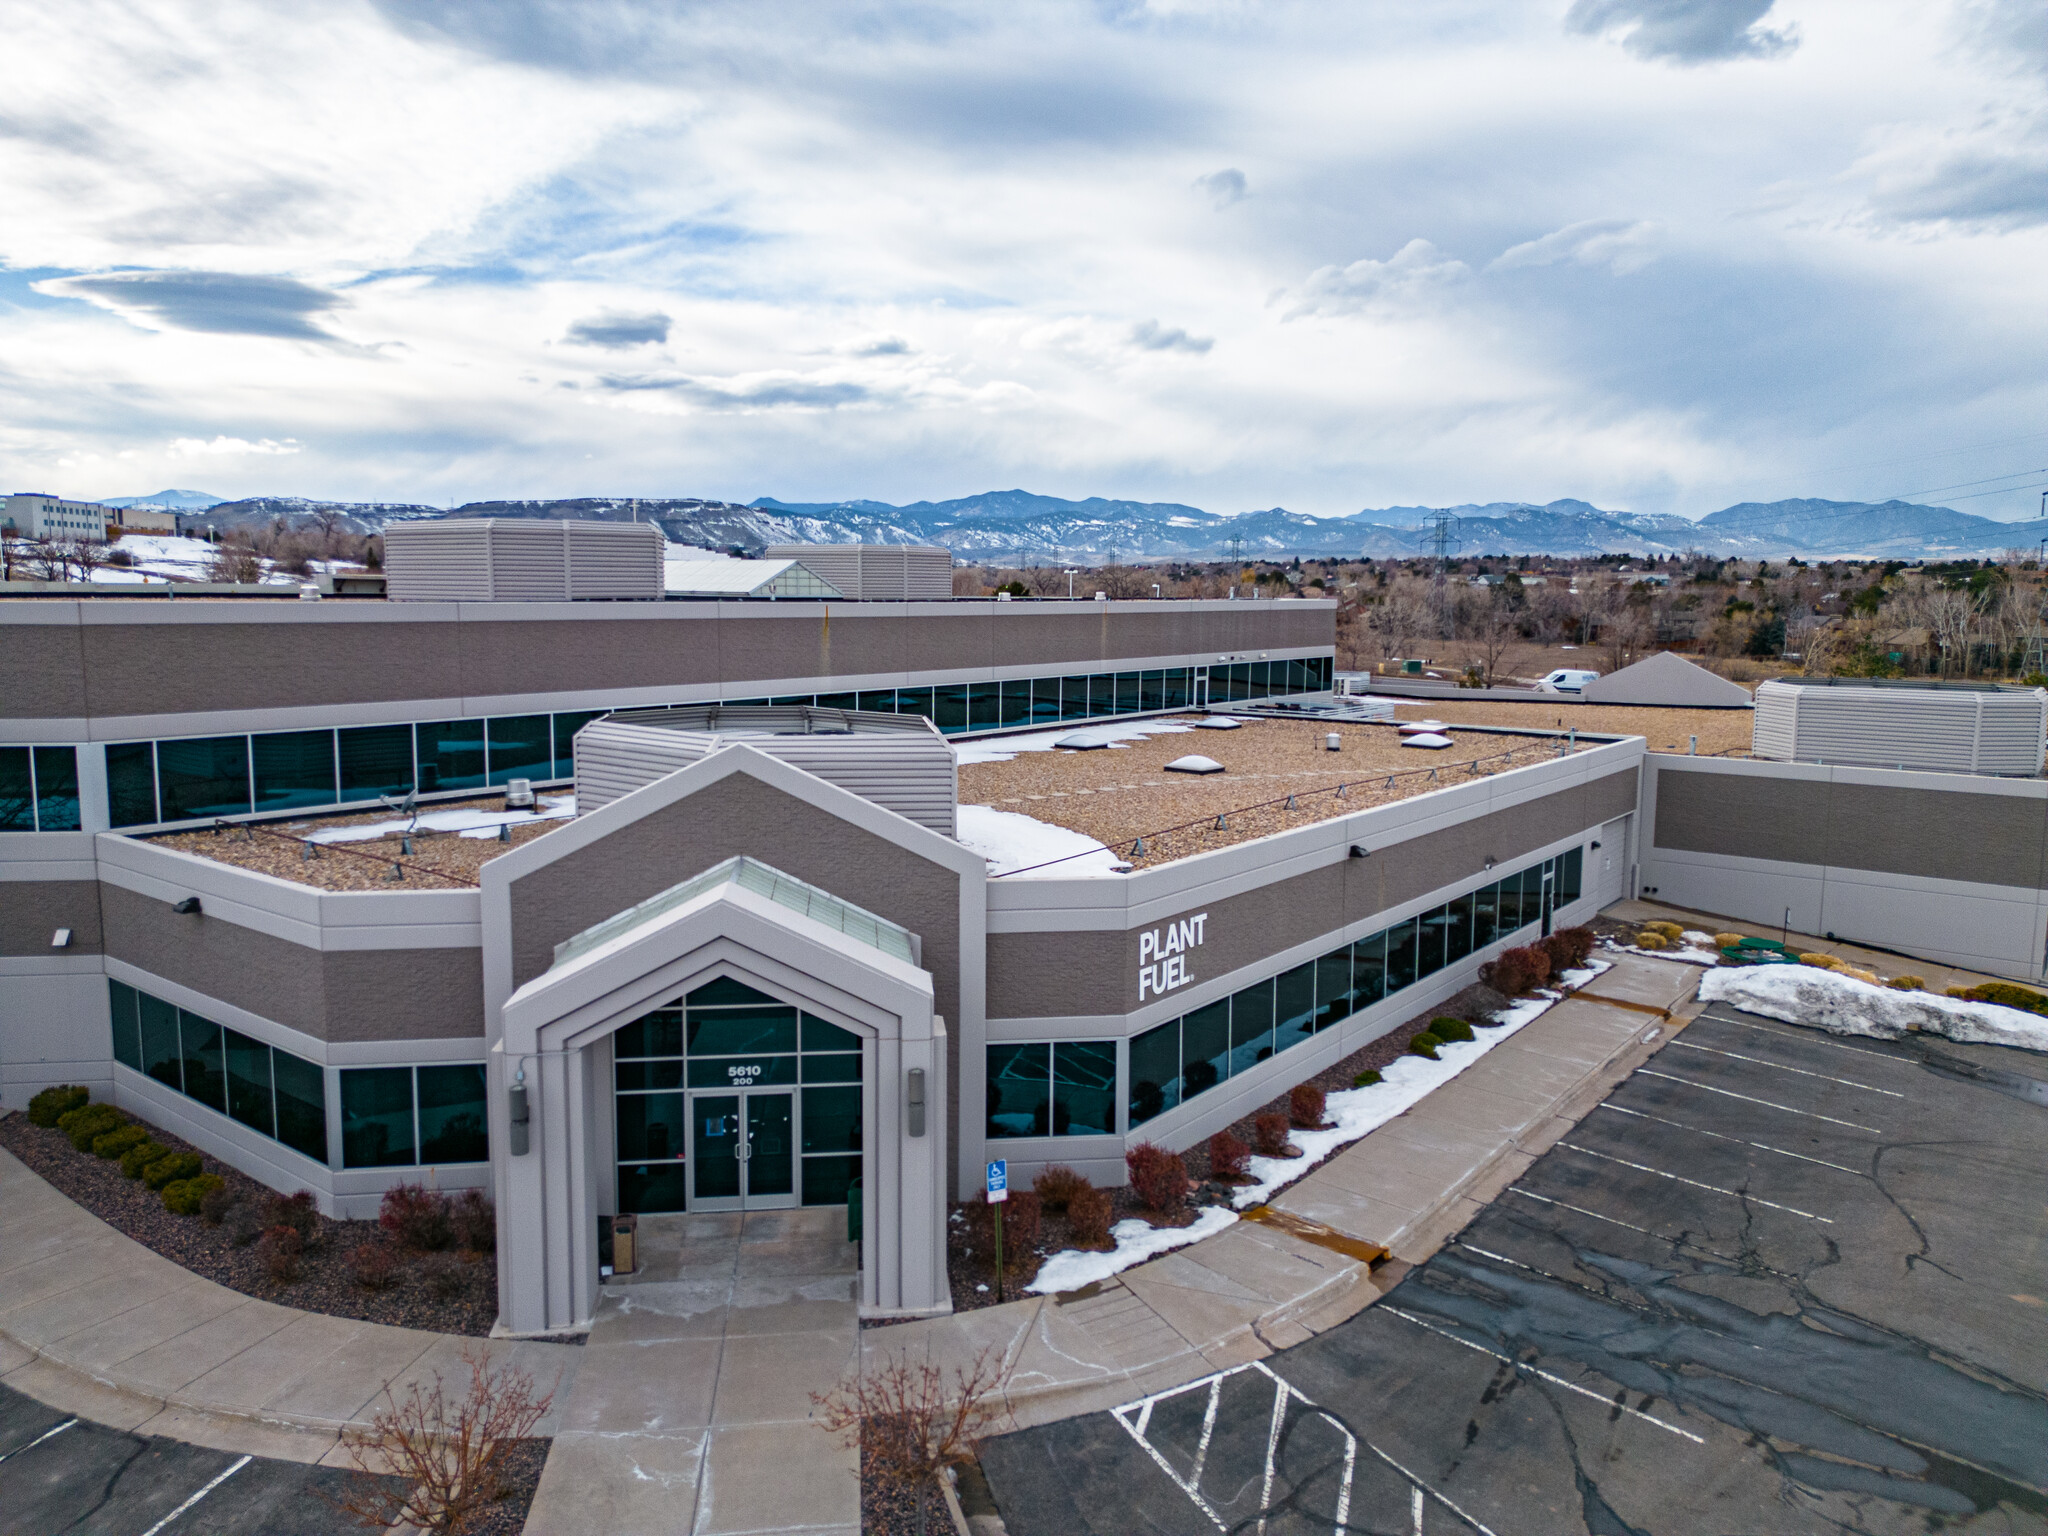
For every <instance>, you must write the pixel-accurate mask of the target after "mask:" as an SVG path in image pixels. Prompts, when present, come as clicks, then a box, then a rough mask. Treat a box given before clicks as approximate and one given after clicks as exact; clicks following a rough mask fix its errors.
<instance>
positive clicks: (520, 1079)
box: [505, 1067, 533, 1157]
mask: <svg viewBox="0 0 2048 1536" xmlns="http://www.w3.org/2000/svg"><path fill="white" fill-rule="evenodd" d="M505 1097H506V1099H507V1100H508V1101H509V1102H510V1105H511V1122H512V1155H513V1156H514V1157H524V1156H526V1154H527V1151H528V1150H529V1149H530V1148H531V1147H532V1145H533V1141H532V1137H531V1127H532V1123H533V1122H532V1113H531V1111H529V1110H528V1109H527V1107H526V1068H524V1067H521V1068H520V1069H519V1070H518V1071H517V1072H515V1073H514V1074H513V1075H512V1086H511V1088H510V1089H508V1090H507V1092H506V1095H505Z"/></svg>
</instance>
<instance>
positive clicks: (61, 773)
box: [0, 747, 79, 832]
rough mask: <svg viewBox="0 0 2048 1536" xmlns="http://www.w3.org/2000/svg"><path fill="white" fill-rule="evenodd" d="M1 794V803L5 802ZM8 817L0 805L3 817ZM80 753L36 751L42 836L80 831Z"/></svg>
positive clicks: (62, 749)
mask: <svg viewBox="0 0 2048 1536" xmlns="http://www.w3.org/2000/svg"><path fill="white" fill-rule="evenodd" d="M4 799H5V796H4V794H0V801H4ZM5 814H6V811H5V807H4V804H0V816H4V815H5ZM78 826H79V822H78V749H77V748H76V747H37V748H36V827H37V830H39V831H43V832H76V831H77V830H78Z"/></svg>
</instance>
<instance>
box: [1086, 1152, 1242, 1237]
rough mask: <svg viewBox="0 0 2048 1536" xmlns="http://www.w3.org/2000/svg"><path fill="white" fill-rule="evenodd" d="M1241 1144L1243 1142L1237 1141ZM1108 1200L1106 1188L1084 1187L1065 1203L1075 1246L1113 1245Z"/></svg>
mask: <svg viewBox="0 0 2048 1536" xmlns="http://www.w3.org/2000/svg"><path fill="white" fill-rule="evenodd" d="M1239 1145H1243V1143H1239ZM1109 1214H1110V1200H1109V1191H1108V1190H1106V1189H1084V1190H1081V1191H1080V1192H1079V1193H1078V1194H1076V1195H1075V1196H1074V1198H1073V1199H1072V1200H1071V1201H1070V1202H1069V1203H1068V1205H1067V1224H1068V1226H1070V1227H1071V1228H1073V1233H1074V1246H1075V1247H1076V1248H1093V1249H1098V1250H1100V1249H1104V1248H1110V1247H1114V1246H1115V1245H1114V1243H1113V1242H1112V1241H1111V1240H1110V1236H1109Z"/></svg>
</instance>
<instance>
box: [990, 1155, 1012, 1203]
mask: <svg viewBox="0 0 2048 1536" xmlns="http://www.w3.org/2000/svg"><path fill="white" fill-rule="evenodd" d="M1009 1198H1010V1165H1009V1163H1008V1162H1006V1161H1004V1160H1003V1159H1001V1158H998V1159H997V1160H996V1161H995V1162H992V1163H990V1164H989V1165H988V1203H989V1204H990V1205H995V1204H997V1203H999V1202H1001V1201H1004V1200H1007V1199H1009Z"/></svg>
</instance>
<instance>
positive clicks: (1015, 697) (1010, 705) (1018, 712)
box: [998, 677, 1031, 725]
mask: <svg viewBox="0 0 2048 1536" xmlns="http://www.w3.org/2000/svg"><path fill="white" fill-rule="evenodd" d="M998 686H1000V687H1001V689H1002V694H1003V704H1002V710H1003V724H1005V725H1028V724H1030V722H1031V679H1030V678H1028V677H1016V678H1011V679H1010V680H1009V681H1008V682H1006V683H1002V684H1000V685H998Z"/></svg>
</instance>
